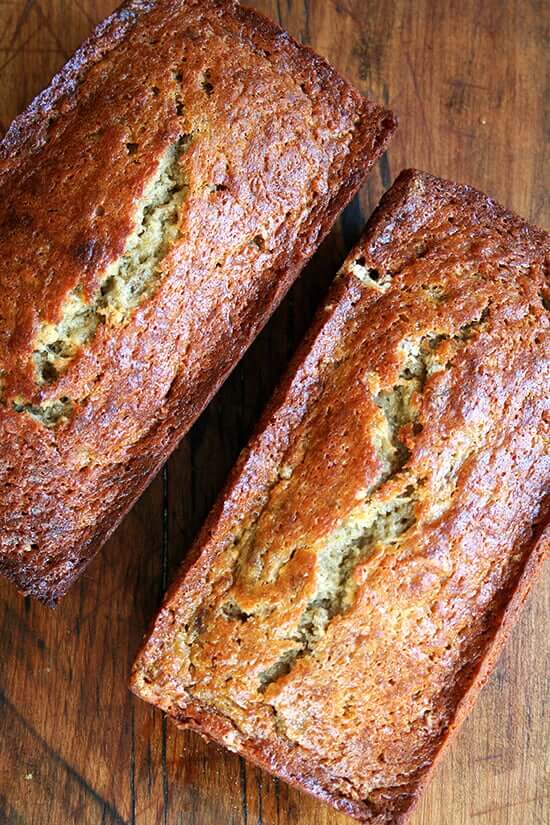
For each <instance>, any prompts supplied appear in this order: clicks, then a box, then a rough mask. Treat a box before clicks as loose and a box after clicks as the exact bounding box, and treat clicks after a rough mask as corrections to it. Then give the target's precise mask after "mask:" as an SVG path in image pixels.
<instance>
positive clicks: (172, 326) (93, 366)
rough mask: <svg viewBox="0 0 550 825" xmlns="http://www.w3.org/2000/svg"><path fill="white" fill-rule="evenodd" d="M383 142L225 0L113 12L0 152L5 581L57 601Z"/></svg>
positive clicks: (347, 94) (367, 112) (145, 2)
mask: <svg viewBox="0 0 550 825" xmlns="http://www.w3.org/2000/svg"><path fill="white" fill-rule="evenodd" d="M394 128H395V122H394V119H393V117H392V115H391V114H390V113H389V112H387V111H385V110H384V109H382V108H380V107H378V106H376V105H374V104H373V103H371V102H370V101H368V100H366V99H364V98H362V97H361V96H360V95H359V94H357V93H356V92H355V91H354V90H353V89H351V88H350V86H349V85H348V84H347V83H346V82H345V81H344V80H343V79H342V78H340V77H339V76H338V75H337V74H336V72H335V71H334V70H333V69H332V68H331V67H330V66H329V65H328V64H327V63H326V62H325V61H324V60H323V59H322V58H320V57H318V56H317V55H315V54H314V53H313V52H312V51H310V50H309V49H307V48H305V47H303V46H300V45H299V44H297V43H296V42H295V41H293V40H292V39H291V38H290V37H289V36H288V35H287V34H285V33H284V32H282V31H281V30H280V29H278V28H277V27H276V26H275V25H274V24H272V23H270V22H269V21H268V20H266V19H265V18H263V17H262V16H261V15H258V14H256V13H255V12H253V11H250V10H247V9H243V8H241V7H240V6H238V5H237V4H236V3H234V2H231V0H130V2H128V3H126V4H125V5H124V6H122V7H121V9H120V10H119V11H118V12H116V13H115V14H114V15H113V16H112V17H111V18H109V19H108V20H106V21H105V22H104V23H103V24H102V25H101V26H100V27H99V28H98V29H97V30H96V32H95V33H94V34H93V35H92V37H91V39H90V40H89V41H88V42H87V43H86V44H85V45H84V46H83V47H82V48H81V49H80V50H79V51H78V52H77V53H76V55H75V56H74V58H73V59H72V60H71V61H70V62H69V63H68V64H67V66H65V68H64V69H63V70H62V72H61V73H60V74H59V75H58V76H57V77H56V78H54V80H53V81H52V83H51V85H50V87H49V88H48V89H47V90H46V91H45V92H44V93H42V95H40V96H39V97H38V98H37V99H36V100H35V101H34V102H33V103H32V104H31V106H30V107H29V109H28V110H27V111H26V112H25V113H24V114H23V115H22V116H21V117H19V118H18V119H17V120H16V121H15V122H14V124H13V125H12V126H11V128H10V130H9V131H8V133H7V135H6V137H5V138H4V140H3V141H2V143H1V144H0V260H1V261H2V263H1V264H0V444H1V445H2V447H1V454H0V572H3V573H5V574H7V575H8V576H10V577H11V578H13V579H14V580H15V581H16V583H17V584H18V586H19V587H20V588H21V589H22V590H23V591H24V592H26V593H31V594H32V595H35V596H38V597H39V598H42V599H44V600H46V601H53V600H55V598H56V597H58V596H59V595H61V594H62V593H63V592H64V591H65V590H66V588H67V587H68V585H69V583H70V582H71V581H72V579H74V577H75V576H76V575H77V574H78V573H79V572H80V571H81V570H82V568H83V566H84V564H85V563H86V562H87V561H88V560H89V559H90V558H91V556H92V555H93V553H94V552H95V550H97V549H98V547H99V546H100V545H101V543H102V542H103V540H104V539H105V538H106V536H108V534H109V533H110V532H111V531H112V529H113V528H114V527H115V526H116V524H117V522H118V521H119V520H120V518H121V516H122V515H123V514H124V512H125V511H126V510H127V509H128V507H129V506H130V505H131V503H132V502H133V501H134V500H135V498H136V496H137V495H138V494H139V492H141V490H142V489H143V487H144V485H145V483H146V482H147V480H148V479H149V478H150V477H151V474H152V473H154V472H155V471H156V470H157V469H158V467H159V465H160V464H161V463H162V461H163V460H164V459H165V458H166V456H167V455H168V453H169V452H170V451H171V449H172V448H173V447H174V446H175V443H176V442H177V440H178V439H179V438H180V437H181V436H182V435H183V434H184V433H185V431H186V430H187V429H188V428H189V426H190V424H191V423H192V421H193V420H194V419H195V418H196V416H197V415H198V413H199V412H200V411H201V409H202V408H203V407H204V405H205V404H206V402H207V401H208V399H209V398H210V397H211V396H212V394H213V393H214V391H215V390H216V388H217V387H218V386H219V384H220V383H221V381H222V380H223V378H224V377H225V375H226V374H227V372H228V371H229V370H230V369H231V367H232V366H233V365H234V364H235V362H236V361H237V360H238V358H239V357H240V356H241V355H242V353H243V351H244V350H245V348H246V347H247V346H248V344H249V343H250V341H251V340H252V338H253V337H254V335H255V334H256V333H257V332H258V331H259V329H260V328H261V326H262V325H263V324H264V322H265V321H266V319H267V317H268V316H269V314H270V313H271V311H272V310H273V309H274V307H275V306H276V304H277V303H278V302H279V300H280V299H281V297H282V295H283V294H284V293H285V291H286V290H287V288H288V287H289V285H290V283H291V282H292V280H293V279H294V278H295V276H296V275H297V274H298V272H299V270H300V268H301V267H302V266H303V264H304V263H305V261H306V260H307V259H308V257H309V256H310V255H311V254H312V252H313V251H314V250H315V248H316V247H317V245H318V244H319V243H320V241H321V239H322V237H323V236H324V234H325V233H326V232H327V231H328V229H329V228H330V226H331V224H332V223H333V221H334V220H335V217H336V215H337V214H338V212H339V211H340V210H341V208H343V206H344V205H345V204H346V202H347V201H348V200H349V199H350V198H351V196H352V195H353V194H354V192H355V191H356V190H357V188H358V186H359V184H360V182H361V180H362V179H363V178H364V176H365V175H366V173H367V171H368V169H369V168H370V166H371V165H372V163H373V162H374V160H375V159H376V158H377V157H378V155H379V154H380V152H381V151H382V150H383V148H384V145H385V143H386V141H387V140H388V139H389V137H390V135H391V133H392V132H393V130H394Z"/></svg>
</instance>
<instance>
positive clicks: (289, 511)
mask: <svg viewBox="0 0 550 825" xmlns="http://www.w3.org/2000/svg"><path fill="white" fill-rule="evenodd" d="M549 249H550V242H549V235H548V234H547V233H545V232H544V231H543V230H539V229H537V228H535V227H531V226H529V225H528V224H526V223H525V221H523V220H521V219H520V218H517V217H516V216H513V215H512V214H511V213H509V212H507V211H506V210H505V209H503V208H502V207H500V206H498V205H497V204H495V203H494V202H493V201H492V200H491V199H489V198H487V197H486V196H485V195H483V194H481V193H479V192H476V191H475V190H473V189H471V188H470V187H467V186H461V185H458V184H453V183H450V182H446V181H442V180H439V179H437V178H434V177H432V176H430V175H426V174H424V173H421V172H416V171H414V170H409V171H407V172H405V173H403V174H402V175H401V176H400V177H399V178H398V180H397V181H396V183H395V184H394V186H393V187H392V189H391V190H390V191H389V192H388V193H387V194H386V196H385V197H384V198H383V200H382V202H381V204H380V207H379V208H378V210H377V211H376V212H375V213H374V215H373V217H372V218H371V220H370V221H369V224H368V226H367V228H366V231H365V234H364V237H363V239H362V241H361V242H360V243H359V245H358V246H357V247H356V248H355V249H354V250H353V252H352V253H351V255H350V256H349V258H348V259H347V261H346V263H345V265H344V267H343V269H342V272H341V273H340V275H339V277H338V278H337V279H336V281H335V284H334V287H333V289H332V291H331V293H330V294H329V296H328V298H327V301H326V304H325V305H324V307H323V308H322V309H321V310H320V312H319V315H318V317H317V320H316V322H315V324H314V326H313V328H312V330H311V331H310V333H309V335H308V336H307V338H306V340H305V341H304V343H303V345H302V347H301V348H300V350H299V352H298V353H297V355H296V357H295V359H294V361H293V363H292V365H291V367H290V369H289V372H288V373H287V376H286V378H285V379H284V380H283V382H282V384H281V386H280V387H279V389H278V391H277V392H276V393H275V396H274V398H273V400H272V402H271V404H270V405H269V407H268V409H267V411H266V413H265V415H264V417H263V419H262V421H261V422H260V425H259V427H258V430H257V432H256V434H255V436H254V437H253V439H252V440H251V442H250V444H249V445H248V446H247V448H246V449H245V450H244V451H243V454H242V455H241V457H240V459H239V461H238V463H237V466H236V468H235V470H234V471H233V473H232V475H231V477H230V479H229V482H228V485H227V487H226V489H225V491H224V493H223V494H222V496H221V497H220V500H219V501H218V503H217V504H216V506H215V507H214V510H213V512H212V514H211V516H210V518H209V519H208V521H207V523H206V524H205V526H204V529H203V530H202V532H201V535H200V536H199V538H198V541H197V543H196V545H195V547H194V548H193V550H192V551H191V554H190V557H189V559H188V560H187V562H186V564H185V569H184V570H182V572H181V574H180V576H179V577H178V578H177V580H176V582H175V583H174V584H173V586H172V587H171V589H170V591H169V593H168V595H167V598H166V600H165V603H164V605H163V607H162V609H161V611H160V613H159V616H158V617H157V619H156V621H155V623H154V625H153V627H152V629H151V632H150V634H149V636H148V639H147V640H146V642H145V644H144V647H143V649H142V651H141V652H140V654H139V655H138V658H137V660H136V664H135V666H134V670H133V676H132V689H133V690H134V691H135V692H136V693H137V694H138V695H140V696H141V697H142V698H144V699H146V700H148V701H151V702H152V703H153V704H155V705H157V706H158V707H160V708H162V709H163V710H165V711H167V712H168V713H169V714H170V715H171V716H172V718H173V719H174V720H175V721H176V723H177V724H179V725H181V726H182V727H190V728H193V729H196V730H198V731H199V732H200V733H202V734H204V735H207V736H209V737H210V738H212V739H214V740H216V741H217V742H220V743H222V744H224V745H225V746H226V747H229V748H230V749H232V750H234V751H236V752H237V753H240V754H241V755H243V756H246V757H247V758H249V759H251V760H253V761H255V762H256V763H257V764H259V765H261V766H263V767H265V768H267V769H268V770H270V771H272V772H273V773H275V774H277V775H278V776H280V777H281V778H283V779H285V780H287V781H289V782H292V783H294V784H296V785H298V786H299V787H301V788H302V789H303V790H305V791H307V792H309V793H313V794H314V795H315V796H318V797H319V798H321V799H323V800H325V801H327V802H329V803H330V804H332V805H334V806H335V807H336V808H338V809H339V810H342V811H345V812H346V813H348V814H350V815H351V816H354V817H355V818H356V819H358V820H359V821H361V822H365V823H371V825H389V824H390V823H404V822H405V821H406V820H407V819H408V818H409V816H410V813H411V811H412V809H413V807H414V805H415V803H416V801H417V800H418V797H419V794H420V792H421V789H422V788H423V786H424V785H425V783H426V781H427V779H428V777H429V775H430V773H431V771H432V770H433V766H434V765H435V764H436V762H437V760H438V759H439V758H440V755H441V753H442V752H443V750H444V747H445V745H446V744H447V742H448V741H449V738H450V736H451V735H452V733H453V732H454V731H455V730H456V729H457V728H458V726H459V725H460V723H461V721H462V719H463V718H464V717H465V715H466V714H467V712H468V710H469V708H470V707H471V706H472V704H473V702H474V700H475V697H476V695H477V693H478V692H479V689H480V688H481V686H482V685H483V683H484V682H485V680H486V679H487V677H488V675H489V673H490V671H491V669H492V667H493V666H494V663H495V661H496V657H497V655H498V652H499V650H500V648H501V646H502V644H503V642H504V639H505V638H506V634H507V633H508V631H509V628H510V627H511V624H512V623H513V620H514V619H515V617H516V615H517V613H518V611H519V609H520V608H521V605H522V604H523V602H524V601H525V598H526V596H527V593H528V590H529V587H530V586H531V583H532V581H533V580H534V578H535V576H536V574H537V571H538V570H539V569H540V566H541V563H542V559H543V557H544V554H545V552H546V551H547V550H548V528H546V525H547V523H548V517H549V506H550V501H549V500H548V481H549V478H550V456H549V433H548V425H547V421H548V420H549V419H548V412H549V410H548V405H549V399H548V394H547V387H548V381H549V378H550V363H549V358H548V339H549V326H550V325H549V319H548V287H549V284H548V269H547V259H548V253H549Z"/></svg>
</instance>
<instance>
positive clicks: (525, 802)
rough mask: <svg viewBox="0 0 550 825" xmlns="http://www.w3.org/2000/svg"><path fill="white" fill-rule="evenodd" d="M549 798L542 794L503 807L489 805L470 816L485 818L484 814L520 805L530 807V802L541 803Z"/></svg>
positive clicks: (506, 803) (547, 795) (548, 795)
mask: <svg viewBox="0 0 550 825" xmlns="http://www.w3.org/2000/svg"><path fill="white" fill-rule="evenodd" d="M549 798H550V794H543V796H532V797H530V798H529V799H520V800H518V801H517V802H505V803H504V804H503V805H490V806H489V807H488V808H483V810H481V811H474V812H473V814H472V816H485V815H486V814H492V813H495V811H505V810H506V809H507V808H518V807H520V806H522V805H530V804H531V803H532V802H542V801H543V800H544V799H549Z"/></svg>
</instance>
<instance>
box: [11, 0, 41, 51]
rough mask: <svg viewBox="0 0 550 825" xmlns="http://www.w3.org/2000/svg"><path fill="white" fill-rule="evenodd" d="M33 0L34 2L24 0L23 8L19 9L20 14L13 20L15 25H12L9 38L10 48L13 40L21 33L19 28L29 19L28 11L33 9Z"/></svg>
mask: <svg viewBox="0 0 550 825" xmlns="http://www.w3.org/2000/svg"><path fill="white" fill-rule="evenodd" d="M35 2H36V0H26V2H25V5H24V6H23V9H22V10H21V14H20V15H19V17H18V18H17V20H16V22H15V26H14V27H13V34H12V36H11V40H10V47H11V48H13V47H14V45H15V41H16V40H17V38H18V37H19V35H20V34H21V30H22V28H23V26H24V25H25V23H26V22H27V20H28V19H29V15H30V13H31V11H32V9H33V6H34V4H35Z"/></svg>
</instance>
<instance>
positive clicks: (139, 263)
mask: <svg viewBox="0 0 550 825" xmlns="http://www.w3.org/2000/svg"><path fill="white" fill-rule="evenodd" d="M191 140H192V135H182V136H181V137H180V138H179V139H178V140H177V141H176V142H175V143H174V144H173V145H172V146H171V147H170V149H169V150H168V151H167V152H166V153H165V155H164V157H162V158H161V160H160V162H159V164H158V169H157V171H156V173H155V174H154V175H153V177H152V178H151V180H150V181H149V183H148V184H147V185H146V187H145V190H144V192H143V195H142V197H141V199H140V200H139V202H138V205H137V209H136V217H135V221H134V230H133V232H132V233H131V234H130V236H129V237H128V239H127V241H126V247H125V250H124V252H123V254H122V255H121V257H120V258H119V259H118V260H117V261H115V262H114V263H113V264H111V265H110V266H109V267H107V269H106V271H105V272H104V273H103V276H102V278H101V284H100V286H99V288H98V289H97V291H96V293H95V294H94V295H93V296H92V299H91V300H86V298H85V297H84V294H83V290H82V287H81V286H77V287H76V288H75V289H74V290H72V291H71V293H70V294H69V295H68V297H67V299H66V301H65V304H64V307H63V311H62V317H61V319H60V320H59V321H58V322H57V323H56V324H46V323H42V325H41V326H40V329H39V330H38V334H37V336H36V340H35V349H34V351H33V356H32V357H33V361H34V364H35V368H36V378H37V383H38V384H49V383H53V382H54V381H56V380H57V379H58V378H59V377H60V375H62V374H63V373H64V372H65V371H66V369H67V368H68V366H69V364H70V363H71V362H72V361H73V360H74V359H75V358H76V357H77V355H78V353H79V352H80V351H81V350H82V348H83V347H85V346H86V345H87V344H88V343H89V342H90V341H91V340H92V339H93V337H94V335H95V333H96V330H97V328H98V326H99V325H100V324H108V325H111V326H120V325H122V324H125V323H127V322H128V320H129V317H130V316H131V313H132V311H133V310H135V308H136V307H137V306H138V305H139V304H140V303H141V301H143V300H145V299H146V298H148V297H149V296H150V295H151V294H152V293H153V292H154V290H155V288H156V286H157V285H158V281H159V278H160V277H162V262H163V260H164V259H165V258H166V256H167V255H168V254H169V252H170V249H171V247H172V245H173V244H174V242H175V241H176V240H177V236H178V222H179V221H178V216H179V210H180V208H181V205H182V202H183V200H184V198H185V194H186V191H187V184H186V181H185V179H184V176H183V172H182V166H181V157H182V155H183V154H184V152H185V151H187V149H188V148H189V145H190V143H191ZM128 151H129V153H130V154H139V146H138V145H137V144H128ZM82 400H83V399H79V402H82ZM12 407H13V409H14V410H15V411H16V412H25V413H28V414H29V415H32V416H33V418H35V419H36V420H37V421H39V422H40V423H41V424H43V425H44V426H45V427H54V426H56V425H57V424H59V423H61V422H63V421H66V420H67V419H68V418H70V416H71V414H72V412H73V408H74V401H73V400H71V399H69V398H67V397H63V398H60V399H58V400H52V401H45V402H43V403H41V404H34V403H30V402H27V401H25V400H24V399H22V398H20V397H18V398H16V399H15V400H14V401H13V402H12Z"/></svg>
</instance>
